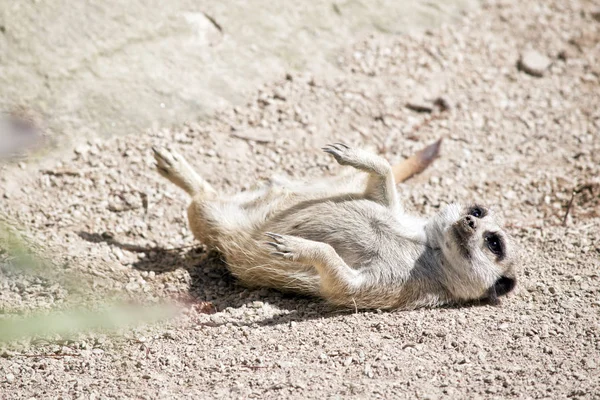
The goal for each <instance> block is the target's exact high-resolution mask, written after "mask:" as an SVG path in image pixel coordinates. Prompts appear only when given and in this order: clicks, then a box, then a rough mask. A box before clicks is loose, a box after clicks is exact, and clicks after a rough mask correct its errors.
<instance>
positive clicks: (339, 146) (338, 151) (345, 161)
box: [323, 143, 353, 165]
mask: <svg viewBox="0 0 600 400" xmlns="http://www.w3.org/2000/svg"><path fill="white" fill-rule="evenodd" d="M323 151H324V152H325V153H328V154H331V155H332V156H333V157H334V158H335V160H336V161H337V162H338V164H340V165H351V164H352V158H353V154H352V153H353V151H352V149H351V148H350V147H349V146H347V145H345V144H343V143H333V144H328V145H327V146H325V147H323Z"/></svg>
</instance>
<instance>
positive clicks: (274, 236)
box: [265, 232, 283, 242]
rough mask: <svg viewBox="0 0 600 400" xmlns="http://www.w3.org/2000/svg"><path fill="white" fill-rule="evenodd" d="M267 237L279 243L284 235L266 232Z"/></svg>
mask: <svg viewBox="0 0 600 400" xmlns="http://www.w3.org/2000/svg"><path fill="white" fill-rule="evenodd" d="M265 235H267V236H268V237H270V238H271V239H275V240H277V241H278V242H279V241H280V240H281V239H283V236H282V235H279V234H277V233H273V232H265Z"/></svg>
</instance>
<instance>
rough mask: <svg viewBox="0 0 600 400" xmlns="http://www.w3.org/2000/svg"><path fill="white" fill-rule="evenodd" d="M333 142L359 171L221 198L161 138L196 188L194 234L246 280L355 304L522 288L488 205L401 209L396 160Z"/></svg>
mask: <svg viewBox="0 0 600 400" xmlns="http://www.w3.org/2000/svg"><path fill="white" fill-rule="evenodd" d="M324 151H326V152H327V153H329V154H331V155H332V156H333V157H334V158H335V159H336V160H337V162H338V163H339V164H341V165H348V166H351V167H353V168H354V169H355V170H356V171H353V172H352V173H351V174H349V175H346V176H341V177H332V178H325V179H321V180H318V181H315V182H309V183H305V182H288V181H287V180H285V179H273V180H271V181H270V182H269V183H267V184H265V185H264V186H263V187H261V188H259V189H257V190H254V191H247V192H242V193H239V194H237V195H233V196H229V195H227V196H222V195H220V194H219V193H217V191H216V190H215V189H213V188H212V187H211V186H210V185H209V184H208V183H207V182H206V181H205V180H203V179H202V178H201V177H200V176H199V175H198V174H197V173H196V172H195V171H194V170H193V169H192V168H191V166H190V165H189V164H188V163H187V162H186V160H185V159H184V158H183V157H182V156H181V155H179V154H177V153H174V152H169V151H167V150H166V149H162V148H160V149H159V148H155V149H154V154H155V158H156V161H157V169H158V171H159V172H160V174H161V175H163V176H164V177H165V178H167V179H169V180H170V181H171V182H173V183H174V184H176V185H177V186H179V187H180V188H182V189H184V190H185V191H186V192H187V193H188V194H189V195H190V196H191V197H192V202H191V204H190V206H189V208H188V219H189V224H190V228H191V230H192V232H193V234H194V236H195V237H196V238H197V239H198V240H199V241H201V242H202V243H204V244H206V245H207V246H208V247H209V248H212V249H215V250H218V251H219V252H221V253H222V254H223V256H224V259H225V261H226V263H227V266H228V268H229V269H230V270H231V272H232V274H233V275H235V276H236V277H237V278H239V279H240V280H241V281H242V282H243V283H244V284H246V285H248V286H263V287H271V288H276V289H280V290H285V291H294V292H300V293H304V294H309V295H315V296H320V297H323V298H324V299H326V300H328V301H330V302H331V303H333V304H336V305H340V306H346V307H357V308H381V309H389V308H403V309H412V308H417V307H423V306H436V305H442V304H448V303H461V302H465V301H469V300H477V299H486V298H487V299H490V300H492V301H496V300H497V297H498V296H502V295H505V294H506V293H508V292H510V291H511V290H512V289H513V288H514V286H515V282H516V280H515V273H514V264H515V260H514V256H513V253H514V249H513V246H512V243H511V240H510V238H509V237H508V235H507V234H506V233H505V232H504V231H503V230H502V228H501V227H500V226H499V225H498V223H497V222H496V219H495V217H494V215H493V213H491V212H490V211H489V210H487V209H486V208H484V207H482V206H477V205H474V206H470V207H463V206H461V205H458V204H450V205H447V206H445V207H444V208H443V209H442V210H441V211H440V212H439V213H438V214H437V215H435V216H433V217H432V218H430V219H424V218H419V217H414V216H411V215H408V214H407V213H405V212H404V210H403V208H402V206H401V204H400V201H399V199H398V193H397V190H396V182H395V180H394V173H393V170H392V167H391V165H390V164H389V163H388V162H387V161H386V160H385V159H384V158H382V157H380V156H377V155H375V154H372V153H369V152H367V151H364V150H360V149H354V148H350V147H348V146H346V145H344V144H340V143H338V144H333V145H328V146H327V147H325V148H324Z"/></svg>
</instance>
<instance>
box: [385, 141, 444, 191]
mask: <svg viewBox="0 0 600 400" xmlns="http://www.w3.org/2000/svg"><path fill="white" fill-rule="evenodd" d="M441 146H442V139H438V141H436V142H435V143H432V144H430V145H429V146H427V147H425V148H424V149H421V150H420V151H418V152H416V153H415V154H413V155H412V156H410V157H409V158H407V159H406V160H404V161H401V162H400V163H398V164H396V165H394V166H392V171H393V173H394V181H395V182H396V183H400V182H404V181H405V180H407V179H408V178H410V177H411V176H413V175H416V174H419V173H421V172H423V170H425V168H427V167H428V166H429V165H431V163H432V162H433V161H434V160H435V159H436V158H437V157H438V156H439V155H440V147H441Z"/></svg>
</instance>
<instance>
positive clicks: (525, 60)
mask: <svg viewBox="0 0 600 400" xmlns="http://www.w3.org/2000/svg"><path fill="white" fill-rule="evenodd" d="M550 63H551V61H550V59H549V58H548V57H546V56H545V55H543V54H541V53H540V52H537V51H535V50H527V51H525V52H523V53H522V54H521V59H520V60H519V68H520V69H521V70H522V71H524V72H526V73H528V74H529V75H532V76H537V77H541V76H543V75H544V72H545V71H546V70H547V69H548V67H549V66H550Z"/></svg>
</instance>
